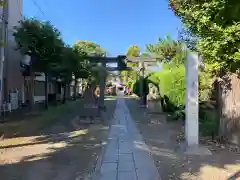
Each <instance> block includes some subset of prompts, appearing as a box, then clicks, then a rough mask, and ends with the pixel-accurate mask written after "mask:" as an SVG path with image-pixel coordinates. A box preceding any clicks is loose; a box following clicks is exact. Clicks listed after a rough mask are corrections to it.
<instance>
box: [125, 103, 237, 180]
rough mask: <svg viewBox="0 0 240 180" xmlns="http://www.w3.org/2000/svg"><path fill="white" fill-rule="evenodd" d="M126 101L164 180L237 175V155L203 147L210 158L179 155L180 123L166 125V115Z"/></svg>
mask: <svg viewBox="0 0 240 180" xmlns="http://www.w3.org/2000/svg"><path fill="white" fill-rule="evenodd" d="M126 101H127V105H128V107H129V108H130V111H131V114H132V117H133V119H134V120H135V121H136V122H137V125H138V128H139V130H140V133H141V134H142V135H143V138H144V140H145V141H146V144H147V145H148V146H149V148H150V151H151V154H152V156H153V158H154V161H155V164H156V166H157V167H158V170H159V173H160V175H161V177H162V179H163V180H176V179H179V180H180V179H181V180H185V179H186V180H227V178H229V177H230V176H232V175H233V174H235V173H237V172H239V171H240V154H239V153H237V152H229V149H228V148H227V147H224V146H219V147H218V146H216V145H215V144H211V145H209V144H208V145H206V144H205V146H207V147H208V148H209V149H210V150H211V151H212V155H210V156H187V155H185V154H183V153H180V152H179V151H178V150H177V147H179V146H178V142H177V141H176V140H177V139H178V137H179V133H180V132H182V131H183V128H182V127H183V125H182V124H181V123H179V122H166V115H165V114H149V113H147V112H146V110H143V109H140V108H139V106H138V105H137V102H136V100H133V99H128V100H126ZM238 179H240V178H238Z"/></svg>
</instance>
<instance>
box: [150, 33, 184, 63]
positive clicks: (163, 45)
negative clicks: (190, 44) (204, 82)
mask: <svg viewBox="0 0 240 180" xmlns="http://www.w3.org/2000/svg"><path fill="white" fill-rule="evenodd" d="M146 50H147V52H148V53H150V54H151V56H153V57H156V58H157V59H158V60H159V61H161V62H164V63H169V62H174V63H175V64H182V63H183V60H184V51H183V46H182V44H181V43H180V42H178V41H175V40H172V38H171V37H170V35H167V36H166V38H165V39H161V38H158V42H157V43H156V44H147V45H146Z"/></svg>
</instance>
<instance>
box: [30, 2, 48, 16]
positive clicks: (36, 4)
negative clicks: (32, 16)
mask: <svg viewBox="0 0 240 180" xmlns="http://www.w3.org/2000/svg"><path fill="white" fill-rule="evenodd" d="M32 2H33V4H34V5H35V6H36V7H37V8H38V10H39V12H40V13H41V14H42V15H43V16H45V17H46V15H45V13H44V12H43V10H42V8H41V7H40V6H39V5H38V3H37V2H36V1H35V0H32Z"/></svg>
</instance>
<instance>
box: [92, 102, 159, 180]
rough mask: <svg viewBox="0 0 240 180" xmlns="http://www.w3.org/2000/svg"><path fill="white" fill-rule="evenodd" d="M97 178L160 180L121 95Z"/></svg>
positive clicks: (97, 179)
mask: <svg viewBox="0 0 240 180" xmlns="http://www.w3.org/2000/svg"><path fill="white" fill-rule="evenodd" d="M94 179H96V180H160V176H159V174H158V171H157V168H156V166H155V165H154V161H153V159H152V157H151V155H150V154H149V149H148V147H147V145H146V144H145V143H144V141H143V138H142V136H141V134H140V133H139V131H138V129H137V128H136V125H135V122H134V121H133V120H132V118H131V115H130V113H129V110H128V107H127V106H126V104H125V100H124V99H118V100H117V106H116V110H115V114H114V118H113V122H112V125H111V127H110V131H109V136H108V144H107V147H106V149H105V152H103V155H102V159H101V162H100V164H99V168H98V175H97V177H95V178H94Z"/></svg>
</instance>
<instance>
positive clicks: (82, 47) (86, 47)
mask: <svg viewBox="0 0 240 180" xmlns="http://www.w3.org/2000/svg"><path fill="white" fill-rule="evenodd" d="M73 49H74V51H75V52H76V53H78V54H79V55H80V56H82V57H83V63H82V66H83V67H84V68H83V69H85V70H88V72H89V74H88V75H89V77H90V79H91V81H92V82H94V83H96V84H99V82H100V74H99V68H98V67H97V64H96V63H90V61H89V60H88V59H86V58H85V59H84V56H86V55H87V56H100V57H104V56H106V54H107V52H106V50H104V49H103V48H102V47H101V46H100V45H98V44H96V43H95V42H90V41H87V40H79V41H77V42H76V43H75V44H74V45H73ZM104 74H105V77H106V74H107V72H104Z"/></svg>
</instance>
